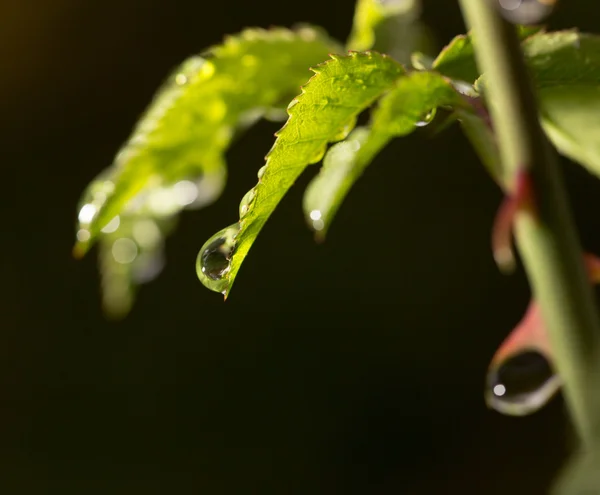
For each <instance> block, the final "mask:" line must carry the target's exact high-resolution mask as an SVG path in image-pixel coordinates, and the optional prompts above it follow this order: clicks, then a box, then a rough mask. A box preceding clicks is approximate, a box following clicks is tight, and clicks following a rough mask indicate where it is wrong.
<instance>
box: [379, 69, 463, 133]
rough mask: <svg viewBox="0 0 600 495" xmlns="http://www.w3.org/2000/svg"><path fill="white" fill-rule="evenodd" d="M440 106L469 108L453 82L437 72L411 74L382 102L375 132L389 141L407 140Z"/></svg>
mask: <svg viewBox="0 0 600 495" xmlns="http://www.w3.org/2000/svg"><path fill="white" fill-rule="evenodd" d="M441 106H447V107H452V108H464V109H469V108H470V106H469V104H468V103H467V100H465V98H464V97H463V96H462V95H461V94H460V93H459V92H458V91H457V90H456V89H455V87H454V86H453V83H452V81H450V79H448V78H446V77H444V76H442V75H441V74H438V73H436V72H411V73H410V74H408V75H407V76H406V77H403V78H401V79H399V80H398V82H397V84H396V85H395V87H394V89H393V91H390V92H389V93H388V94H387V95H386V96H384V97H383V98H382V99H381V100H380V102H379V105H378V107H377V108H376V109H375V111H374V112H373V117H372V127H373V131H374V132H377V133H380V134H383V135H387V136H389V137H390V138H391V137H396V136H405V135H407V134H410V133H411V132H413V131H414V129H415V126H418V124H419V123H421V122H423V123H427V121H428V119H430V118H431V113H432V112H433V111H434V110H435V109H436V108H438V107H441Z"/></svg>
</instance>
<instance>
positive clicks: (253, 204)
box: [199, 52, 404, 295]
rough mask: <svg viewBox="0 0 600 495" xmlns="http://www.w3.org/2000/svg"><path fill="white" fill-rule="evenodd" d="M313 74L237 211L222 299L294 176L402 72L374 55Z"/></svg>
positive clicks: (343, 60) (339, 61)
mask: <svg viewBox="0 0 600 495" xmlns="http://www.w3.org/2000/svg"><path fill="white" fill-rule="evenodd" d="M313 71H314V72H315V75H314V76H313V77H312V78H311V79H310V81H309V82H308V83H307V84H306V85H305V86H304V87H303V88H302V94H301V95H300V96H298V97H297V98H295V99H294V100H293V101H292V103H290V105H289V107H288V113H289V118H288V121H287V122H286V124H285V125H284V127H283V128H282V129H281V130H280V131H279V132H278V133H277V139H276V141H275V144H274V145H273V148H272V149H271V151H270V152H269V153H268V155H267V158H266V165H265V166H264V167H263V168H262V169H261V171H260V172H259V182H258V184H257V185H256V186H255V187H254V188H253V189H252V191H251V192H250V193H249V197H251V200H250V201H249V200H246V201H244V203H243V205H242V206H243V208H240V210H241V211H240V213H241V214H242V215H241V218H240V222H239V228H240V230H239V232H238V233H237V235H236V237H235V246H234V248H233V252H232V254H231V256H230V266H229V267H228V269H227V271H226V274H225V275H224V276H225V277H226V280H227V283H226V284H225V289H224V292H225V295H227V294H228V293H229V291H230V290H231V286H232V284H233V282H234V280H235V277H236V275H237V273H238V271H239V269H240V266H241V264H242V262H243V261H244V259H245V257H246V255H247V254H248V251H249V249H250V247H251V246H252V244H253V242H254V240H255V239H256V237H257V236H258V234H259V232H260V230H261V229H262V227H263V225H264V224H265V222H266V221H267V219H268V218H269V216H270V215H271V213H272V212H273V211H274V210H275V208H276V207H277V205H278V204H279V201H281V199H282V198H283V196H284V195H285V194H286V192H287V191H288V189H289V188H290V187H291V186H292V184H293V183H294V182H295V180H296V179H297V178H298V177H299V175H300V174H301V173H302V172H303V171H304V169H305V168H306V167H307V166H308V165H310V164H312V163H317V162H319V161H320V160H321V159H322V158H323V155H324V154H325V151H326V149H327V144H328V143H330V142H335V141H340V140H342V139H344V138H345V137H346V136H347V135H348V133H349V132H350V131H351V130H352V128H353V127H354V125H355V122H356V118H357V116H358V114H359V113H360V112H362V111H363V110H365V109H366V108H368V107H369V106H370V105H371V104H372V103H373V102H374V101H375V100H376V99H377V98H379V97H380V96H381V95H382V94H384V93H385V92H386V91H388V90H389V89H390V88H392V86H393V84H394V82H395V81H396V80H397V79H398V78H399V77H400V76H401V75H402V74H404V69H403V68H402V66H401V65H399V64H398V63H397V62H395V61H394V60H392V59H391V58H389V57H386V56H385V55H381V54H379V53H376V52H366V53H357V52H353V53H351V54H349V55H348V56H343V57H339V56H334V57H332V59H331V60H328V61H327V62H325V63H323V64H321V65H319V66H317V67H315V68H314V69H313ZM247 197H248V195H247ZM205 247H206V245H205ZM203 250H204V248H203ZM201 254H202V251H201ZM199 277H200V279H201V281H202V282H203V283H204V284H205V285H206V286H207V287H209V288H211V289H213V290H219V291H221V290H220V289H221V288H222V284H218V289H216V288H215V284H213V283H212V282H211V280H206V278H203V276H202V273H201V270H199Z"/></svg>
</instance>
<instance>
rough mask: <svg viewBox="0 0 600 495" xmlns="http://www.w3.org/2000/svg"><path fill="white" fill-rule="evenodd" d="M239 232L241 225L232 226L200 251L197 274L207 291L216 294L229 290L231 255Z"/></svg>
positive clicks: (211, 239)
mask: <svg viewBox="0 0 600 495" xmlns="http://www.w3.org/2000/svg"><path fill="white" fill-rule="evenodd" d="M239 230H240V227H239V224H237V223H235V224H233V225H230V226H229V227H227V228H225V229H223V230H221V231H219V232H217V233H216V234H215V235H213V236H212V237H211V238H210V239H209V240H208V241H206V242H205V243H204V246H202V249H200V252H199V253H198V257H197V259H196V273H197V275H198V278H199V279H200V282H202V284H203V285H204V286H205V287H206V288H207V289H210V290H213V291H215V292H223V291H224V290H226V289H227V285H228V284H229V281H228V280H227V276H226V275H227V273H228V272H229V269H230V268H231V254H232V253H233V248H234V247H235V236H236V235H237V233H238V232H239Z"/></svg>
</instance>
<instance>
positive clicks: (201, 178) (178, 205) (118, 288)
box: [75, 26, 341, 316]
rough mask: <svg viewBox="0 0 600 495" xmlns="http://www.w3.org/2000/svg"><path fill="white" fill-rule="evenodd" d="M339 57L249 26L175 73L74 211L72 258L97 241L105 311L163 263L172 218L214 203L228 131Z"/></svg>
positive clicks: (123, 303) (325, 47)
mask: <svg viewBox="0 0 600 495" xmlns="http://www.w3.org/2000/svg"><path fill="white" fill-rule="evenodd" d="M340 50H341V48H340V47H339V45H338V44H337V43H336V42H334V41H332V40H331V39H329V38H328V37H327V36H326V35H324V34H323V33H322V32H321V31H320V30H317V29H315V28H311V27H306V26H303V27H299V28H297V29H296V30H288V29H283V28H274V29H270V30H263V29H247V30H245V31H243V32H242V33H241V34H239V35H237V36H230V37H227V38H226V39H225V42H224V43H223V44H222V45H219V46H215V47H212V48H211V49H209V50H207V51H206V52H205V53H203V54H202V56H195V57H192V58H190V59H189V60H187V61H185V62H184V63H183V64H182V65H181V66H180V67H179V68H178V69H177V70H175V71H174V72H173V74H172V75H171V76H170V77H169V79H168V81H167V82H166V83H165V84H164V86H163V87H162V88H161V89H160V90H159V91H158V93H157V95H156V96H155V98H154V100H153V102H152V103H151V105H150V106H149V108H148V110H147V111H146V113H145V114H144V116H143V117H142V118H141V119H140V121H139V123H138V124H137V126H136V128H135V130H134V132H133V134H132V135H131V137H130V138H129V140H128V141H127V143H126V144H125V145H124V146H123V148H122V149H121V150H120V151H119V153H118V154H117V155H116V158H115V161H114V164H113V165H112V166H111V167H109V168H108V169H107V170H106V171H105V172H103V173H102V174H100V176H99V177H98V178H97V179H95V180H94V181H92V183H91V184H90V186H89V187H88V188H87V190H86V191H85V193H84V195H83V198H82V202H81V205H80V209H79V231H78V234H77V237H78V242H77V244H76V247H75V254H76V255H78V256H82V255H83V254H84V253H85V252H86V251H87V250H88V249H89V247H90V246H91V245H92V243H93V242H94V241H95V240H96V239H98V238H99V239H100V241H101V243H102V245H101V247H100V250H101V253H100V256H101V269H102V272H103V286H104V305H105V309H106V311H107V312H108V313H109V314H112V315H114V316H121V315H123V314H125V313H126V312H127V311H128V310H129V307H130V305H131V301H132V292H133V288H134V286H135V285H136V283H137V281H138V280H139V281H143V280H144V279H145V278H148V273H150V272H151V271H152V270H154V267H156V266H157V264H158V263H159V261H160V260H162V245H163V239H164V236H165V235H166V233H167V230H169V229H170V228H172V226H173V224H174V216H175V215H176V214H177V213H178V212H179V211H181V210H182V209H183V208H184V207H201V206H205V205H207V204H209V203H211V202H213V201H214V200H215V199H216V198H217V197H218V196H219V194H220V193H221V190H222V188H223V185H224V181H225V177H226V170H225V163H224V153H225V151H226V149H227V147H228V146H229V145H230V143H231V140H232V138H233V137H234V134H235V132H236V131H238V130H240V129H243V128H245V127H247V126H248V125H250V124H252V123H253V122H255V121H256V120H257V119H258V118H260V117H261V116H263V115H265V114H266V115H268V116H273V115H276V114H274V112H275V111H276V110H277V109H280V108H281V107H282V106H283V105H284V104H285V103H286V102H287V101H289V100H290V99H291V98H292V97H293V96H294V95H295V94H297V92H298V88H299V87H300V85H301V84H302V83H303V82H304V81H305V80H306V77H307V76H306V74H307V72H308V67H310V66H311V65H313V64H316V63H318V62H320V61H322V60H323V59H325V58H326V57H327V55H328V54H329V53H330V52H332V51H340ZM116 222H118V223H119V225H118V227H117V229H116V230H115V231H113V227H112V226H114V225H115V223H116ZM148 222H150V223H148ZM111 223H112V226H111ZM151 223H152V224H153V225H155V226H156V227H157V228H158V234H159V235H158V238H157V239H156V242H154V244H153V245H152V248H150V246H145V247H144V246H143V241H139V239H138V238H136V235H135V233H136V230H135V226H137V225H140V224H141V225H146V226H148V225H150V224H151ZM137 230H138V231H139V228H138V229H137ZM138 233H139V232H138ZM137 237H139V235H138V236H137ZM142 237H143V236H142ZM120 239H127V240H129V241H132V242H133V244H131V243H124V242H119V241H120ZM116 243H118V244H116ZM126 244H127V245H128V246H129V247H130V248H131V249H129V252H130V253H134V252H135V253H137V254H134V255H133V261H118V258H119V255H118V253H119V252H120V251H119V249H120V248H122V249H121V251H123V250H124V251H123V253H125V252H126V251H127V248H126ZM119 246H120V248H119ZM115 250H116V252H115ZM130 257H131V256H124V257H121V258H120V259H121V260H129V258H130ZM122 265H127V266H122ZM144 267H146V268H144ZM144 273H145V274H146V275H144ZM140 274H141V275H140Z"/></svg>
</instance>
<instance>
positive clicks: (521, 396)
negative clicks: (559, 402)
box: [486, 350, 560, 416]
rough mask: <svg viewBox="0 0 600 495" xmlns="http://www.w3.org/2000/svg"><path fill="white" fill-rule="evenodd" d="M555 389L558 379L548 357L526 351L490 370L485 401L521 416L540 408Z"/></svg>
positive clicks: (506, 412) (503, 410)
mask: <svg viewBox="0 0 600 495" xmlns="http://www.w3.org/2000/svg"><path fill="white" fill-rule="evenodd" d="M559 388H560V380H559V378H558V375H556V374H555V372H554V370H553V369H552V367H551V365H550V363H549V362H548V360H547V359H546V358H545V357H544V356H543V355H542V354H540V353H539V352H537V351H534V350H528V351H525V352H521V353H519V354H515V355H513V356H511V357H509V358H508V359H506V360H505V361H503V362H502V363H500V364H499V365H498V366H496V367H495V368H494V369H492V370H490V372H489V373H488V378H487V390H486V401H487V403H488V405H489V406H490V407H492V408H493V409H495V410H497V411H498V412H501V413H503V414H508V415H511V416H524V415H527V414H532V413H534V412H535V411H537V410H538V409H540V408H541V407H543V406H544V405H545V404H546V403H547V402H548V401H549V400H550V399H551V398H552V397H553V396H554V394H555V393H556V392H557V391H558V389H559Z"/></svg>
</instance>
